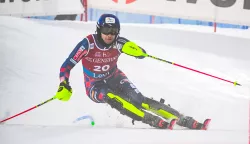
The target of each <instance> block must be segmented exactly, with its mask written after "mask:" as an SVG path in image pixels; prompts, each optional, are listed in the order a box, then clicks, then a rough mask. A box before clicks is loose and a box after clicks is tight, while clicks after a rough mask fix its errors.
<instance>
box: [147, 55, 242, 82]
mask: <svg viewBox="0 0 250 144" xmlns="http://www.w3.org/2000/svg"><path fill="white" fill-rule="evenodd" d="M147 57H150V58H153V59H156V60H159V61H162V62H165V63H168V64H172V65H175V66H178V67H181V68H184V69H188V70H191V71H194V72H197V73H200V74H204V75H206V76H210V77H213V78H216V79H219V80H222V81H225V82H229V83H232V84H234V85H235V86H236V85H238V86H241V84H239V83H237V82H236V81H235V82H232V81H229V80H226V79H223V78H220V77H217V76H213V75H211V74H207V73H204V72H201V71H198V70H195V69H192V68H189V67H186V66H182V65H180V64H176V63H174V62H170V61H166V60H164V59H161V58H157V57H154V56H151V55H147Z"/></svg>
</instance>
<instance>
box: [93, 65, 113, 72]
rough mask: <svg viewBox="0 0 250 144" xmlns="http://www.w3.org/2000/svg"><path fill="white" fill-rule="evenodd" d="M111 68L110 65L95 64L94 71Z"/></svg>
mask: <svg viewBox="0 0 250 144" xmlns="http://www.w3.org/2000/svg"><path fill="white" fill-rule="evenodd" d="M109 68H110V66H109V65H104V66H94V71H107V70H109Z"/></svg>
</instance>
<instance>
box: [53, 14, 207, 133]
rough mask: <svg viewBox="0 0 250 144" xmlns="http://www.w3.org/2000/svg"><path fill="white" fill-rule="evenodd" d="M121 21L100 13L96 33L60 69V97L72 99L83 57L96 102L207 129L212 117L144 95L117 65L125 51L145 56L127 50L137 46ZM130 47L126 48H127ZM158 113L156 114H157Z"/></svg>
mask: <svg viewBox="0 0 250 144" xmlns="http://www.w3.org/2000/svg"><path fill="white" fill-rule="evenodd" d="M119 33H120V22H119V19H118V18H117V17H116V16H115V15H112V14H103V15H102V16H100V18H99V20H98V21H97V25H96V34H90V35H88V36H86V37H85V38H84V39H83V40H82V41H80V42H79V43H78V44H77V45H76V47H75V48H74V49H73V51H72V52H71V53H70V55H69V56H68V58H67V59H66V60H65V61H64V63H63V64H62V66H61V69H60V85H59V89H58V91H57V94H56V98H57V99H59V100H62V101H68V100H69V99H70V97H71V95H72V88H71V86H70V83H69V77H70V71H71V70H72V68H73V67H74V66H75V65H76V64H77V63H78V62H79V61H82V68H83V72H84V80H85V81H84V83H85V88H86V94H87V95H88V97H89V98H90V99H91V100H92V101H93V102H96V103H108V104H109V105H110V106H111V107H112V108H114V109H116V110H118V111H119V112H120V113H121V114H123V115H126V116H128V117H130V118H131V119H132V122H134V121H135V120H136V121H141V122H143V123H145V124H149V125H150V126H152V127H155V128H161V129H173V126H174V124H175V123H176V124H178V125H180V126H183V127H186V128H189V129H206V128H207V124H208V123H209V121H210V120H209V119H207V120H205V121H204V123H199V122H197V121H196V120H194V119H193V118H192V117H189V116H184V115H182V114H180V113H179V112H178V111H177V110H175V109H173V108H171V107H170V106H168V105H165V104H164V100H163V99H161V101H160V102H158V101H156V100H153V99H150V98H148V97H146V96H144V95H143V94H142V93H141V92H140V91H139V90H138V89H137V88H136V87H135V86H134V85H133V83H132V82H131V81H130V80H129V79H128V78H127V76H126V75H125V74H124V73H123V72H122V71H121V70H120V69H119V68H118V67H117V61H118V58H119V56H120V55H121V54H122V53H125V54H127V55H130V56H134V57H136V58H138V59H143V58H144V56H136V55H133V54H131V53H127V52H126V51H129V50H132V49H134V48H137V49H139V50H141V51H143V52H144V53H146V51H145V50H144V49H142V48H141V47H139V46H137V45H136V44H135V43H133V42H131V41H129V40H128V39H126V38H124V37H120V36H119ZM125 50H126V51H125ZM152 113H154V114H155V115H153V114H152Z"/></svg>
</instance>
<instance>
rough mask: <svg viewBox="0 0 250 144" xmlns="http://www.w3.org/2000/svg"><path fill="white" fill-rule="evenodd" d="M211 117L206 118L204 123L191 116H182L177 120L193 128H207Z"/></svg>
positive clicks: (184, 125)
mask: <svg viewBox="0 0 250 144" xmlns="http://www.w3.org/2000/svg"><path fill="white" fill-rule="evenodd" d="M210 121H211V119H206V120H205V121H204V122H203V123H199V122H197V121H196V120H194V119H193V118H192V117H189V116H181V117H180V118H179V119H178V120H177V123H176V124H177V125H179V126H183V127H187V128H189V129H193V130H207V129H208V125H209V123H210Z"/></svg>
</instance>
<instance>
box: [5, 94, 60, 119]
mask: <svg viewBox="0 0 250 144" xmlns="http://www.w3.org/2000/svg"><path fill="white" fill-rule="evenodd" d="M54 99H56V98H55V97H53V98H50V99H48V100H46V101H44V102H42V103H40V104H38V105H36V106H34V107H31V108H29V109H27V110H25V111H23V112H20V113H18V114H16V115H14V116H11V117H9V118H6V119H4V120H1V121H0V124H1V123H3V122H5V121H7V120H10V119H12V118H14V117H17V116H19V115H21V114H24V113H26V112H28V111H31V110H33V109H35V108H38V107H39V106H42V105H44V104H46V103H48V102H50V101H52V100H54Z"/></svg>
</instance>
